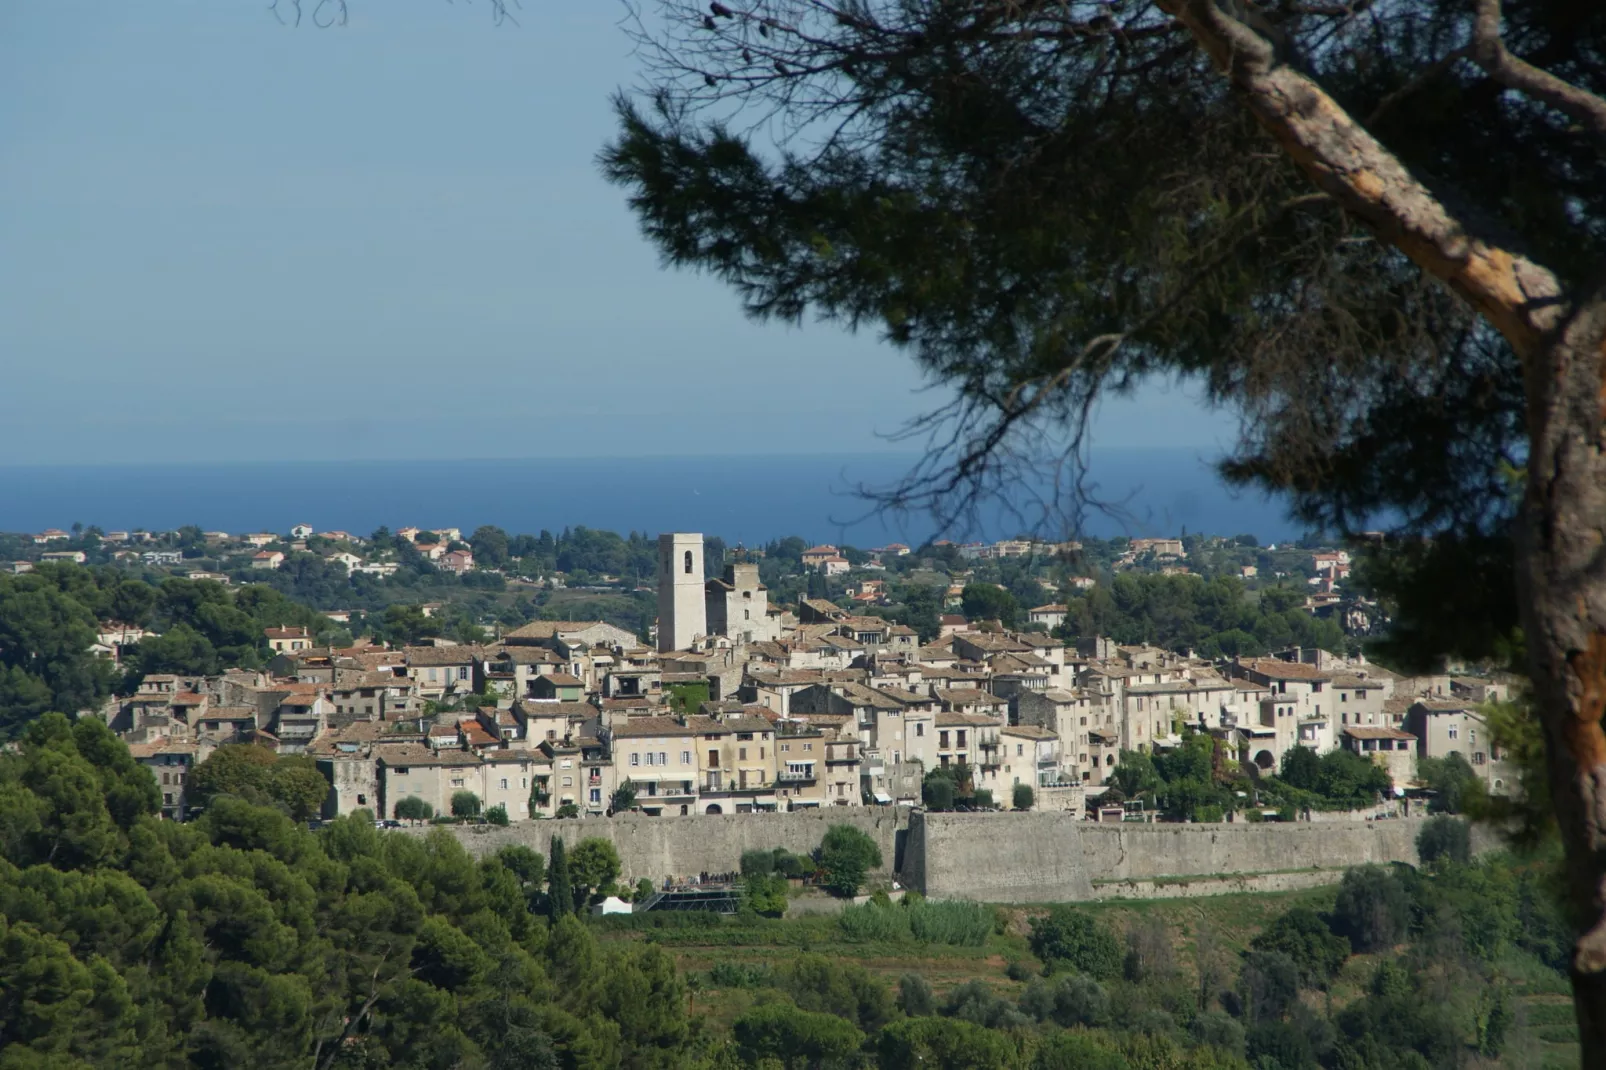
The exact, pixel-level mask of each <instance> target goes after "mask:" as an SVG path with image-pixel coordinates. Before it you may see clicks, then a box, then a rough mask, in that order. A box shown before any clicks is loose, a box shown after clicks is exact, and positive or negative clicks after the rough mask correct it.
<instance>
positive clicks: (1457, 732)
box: [1450, 725, 1461, 739]
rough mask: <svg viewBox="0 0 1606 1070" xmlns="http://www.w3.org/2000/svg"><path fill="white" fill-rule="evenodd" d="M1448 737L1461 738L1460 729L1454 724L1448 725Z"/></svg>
mask: <svg viewBox="0 0 1606 1070" xmlns="http://www.w3.org/2000/svg"><path fill="white" fill-rule="evenodd" d="M1450 738H1451V739H1459V738H1461V730H1460V729H1459V728H1457V727H1456V726H1455V725H1451V726H1450Z"/></svg>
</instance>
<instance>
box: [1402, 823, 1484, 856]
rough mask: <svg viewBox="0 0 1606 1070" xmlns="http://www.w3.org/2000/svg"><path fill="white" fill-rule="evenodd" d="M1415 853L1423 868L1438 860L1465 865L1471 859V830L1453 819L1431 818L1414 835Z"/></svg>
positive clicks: (1465, 824)
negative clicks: (1419, 858)
mask: <svg viewBox="0 0 1606 1070" xmlns="http://www.w3.org/2000/svg"><path fill="white" fill-rule="evenodd" d="M1416 851H1417V854H1418V855H1419V856H1420V857H1421V859H1422V864H1423V865H1424V866H1431V865H1433V864H1434V863H1435V862H1438V861H1439V860H1440V859H1444V860H1446V861H1449V862H1460V863H1465V862H1468V861H1470V860H1471V858H1472V830H1471V829H1470V828H1469V827H1468V826H1467V823H1466V822H1465V821H1459V820H1457V819H1455V818H1453V817H1444V816H1440V817H1435V818H1431V819H1430V820H1429V821H1428V823H1427V824H1425V825H1423V826H1422V831H1421V832H1418V833H1417V834H1416Z"/></svg>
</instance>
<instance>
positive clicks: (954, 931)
mask: <svg viewBox="0 0 1606 1070" xmlns="http://www.w3.org/2000/svg"><path fill="white" fill-rule="evenodd" d="M901 913H903V914H904V915H905V916H907V917H908V919H909V933H910V935H912V936H913V937H914V938H915V939H916V940H918V941H920V942H921V943H923V944H947V945H949V946H951V947H981V946H982V945H983V944H985V943H986V942H987V936H988V934H989V933H991V932H992V931H993V919H994V917H995V915H996V913H997V912H996V911H995V910H994V909H993V908H992V907H990V906H985V905H983V904H981V903H965V902H959V901H947V902H938V903H933V902H932V901H931V900H929V899H928V900H926V901H925V902H923V903H920V904H918V905H916V906H912V907H910V908H909V909H907V910H904V911H902V912H901Z"/></svg>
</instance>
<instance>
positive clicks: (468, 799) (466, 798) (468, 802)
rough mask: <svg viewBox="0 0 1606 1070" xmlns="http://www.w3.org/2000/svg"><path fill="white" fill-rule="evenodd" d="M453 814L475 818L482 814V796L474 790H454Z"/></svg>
mask: <svg viewBox="0 0 1606 1070" xmlns="http://www.w3.org/2000/svg"><path fill="white" fill-rule="evenodd" d="M451 805H452V816H453V817H456V818H474V817H479V816H480V797H479V796H478V795H476V794H474V793H473V792H472V791H454V792H452V804H451Z"/></svg>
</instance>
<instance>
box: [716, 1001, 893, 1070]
mask: <svg viewBox="0 0 1606 1070" xmlns="http://www.w3.org/2000/svg"><path fill="white" fill-rule="evenodd" d="M731 1032H732V1033H733V1034H734V1036H735V1037H736V1044H737V1047H738V1048H739V1049H740V1051H741V1055H742V1059H743V1060H744V1061H745V1062H746V1063H747V1065H749V1066H754V1065H762V1064H764V1063H767V1062H770V1061H772V1060H773V1062H774V1064H775V1065H782V1066H792V1065H803V1066H833V1065H837V1064H840V1063H842V1062H844V1061H845V1060H847V1059H849V1058H851V1057H852V1056H853V1054H854V1053H855V1052H857V1051H858V1050H859V1045H861V1044H863V1043H864V1034H863V1033H861V1032H859V1031H858V1030H857V1029H855V1028H854V1027H853V1025H852V1024H851V1023H849V1022H844V1021H843V1020H842V1019H841V1018H838V1017H837V1016H836V1015H834V1014H828V1013H817V1012H810V1011H806V1010H801V1009H799V1008H797V1007H793V1006H791V1005H790V1004H787V1003H768V1004H765V1005H763V1006H761V1007H754V1008H753V1009H752V1010H750V1011H748V1012H747V1013H746V1014H744V1015H742V1016H741V1017H740V1018H738V1019H736V1022H735V1024H734V1025H733V1026H732V1028H731Z"/></svg>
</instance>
